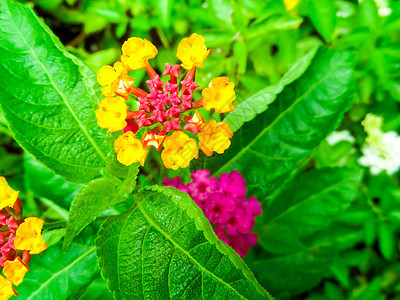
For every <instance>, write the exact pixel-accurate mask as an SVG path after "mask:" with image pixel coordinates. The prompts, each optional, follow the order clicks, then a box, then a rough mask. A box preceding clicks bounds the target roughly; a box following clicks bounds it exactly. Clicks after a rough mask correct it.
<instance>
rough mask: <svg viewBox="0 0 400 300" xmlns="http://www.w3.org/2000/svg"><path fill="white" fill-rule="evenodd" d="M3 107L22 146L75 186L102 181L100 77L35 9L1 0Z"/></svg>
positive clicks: (0, 102) (0, 100) (0, 89)
mask: <svg viewBox="0 0 400 300" xmlns="http://www.w3.org/2000/svg"><path fill="white" fill-rule="evenodd" d="M0 11H1V19H0V28H1V29H0V39H1V40H2V46H1V47H0V80H1V81H2V82H4V83H7V84H2V85H1V87H0V95H1V96H0V105H1V108H2V109H3V112H4V117H5V119H6V120H7V122H8V125H9V128H10V130H11V131H12V132H13V134H14V137H15V139H16V140H17V142H18V143H19V144H20V145H21V146H22V147H23V148H24V149H25V150H26V151H27V152H29V153H31V154H32V155H33V156H34V157H35V158H36V159H37V160H38V161H40V162H41V163H43V164H44V165H46V166H47V167H49V168H50V169H53V170H54V171H55V172H56V173H57V174H59V175H61V176H63V177H65V178H66V179H68V180H70V181H73V182H87V181H89V180H90V179H93V178H95V177H98V176H99V175H100V171H101V169H102V168H103V167H104V166H105V159H106V154H107V153H108V149H107V148H108V147H107V144H106V140H105V134H104V131H103V130H102V129H101V128H100V127H99V126H97V124H96V117H95V114H94V110H95V106H96V104H97V103H98V100H99V97H100V94H99V91H98V90H95V89H94V86H95V84H96V76H95V74H94V73H93V72H92V71H91V70H90V69H89V68H87V67H86V66H84V65H83V64H82V63H81V62H80V61H79V60H78V59H76V58H75V57H73V56H72V55H71V54H69V53H68V52H67V51H66V50H65V49H64V47H63V46H62V44H61V43H60V41H59V40H58V38H57V37H56V36H55V35H54V34H53V33H51V31H50V29H49V28H48V27H47V26H46V25H45V24H44V23H43V22H42V21H41V20H39V19H38V18H37V16H36V15H35V14H34V12H33V11H32V9H31V8H29V7H28V6H26V5H22V4H20V3H17V2H14V1H11V0H0Z"/></svg>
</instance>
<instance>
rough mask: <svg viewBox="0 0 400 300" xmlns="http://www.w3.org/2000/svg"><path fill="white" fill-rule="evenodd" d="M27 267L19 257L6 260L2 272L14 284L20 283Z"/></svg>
mask: <svg viewBox="0 0 400 300" xmlns="http://www.w3.org/2000/svg"><path fill="white" fill-rule="evenodd" d="M28 271H29V267H28V266H27V265H25V264H24V263H23V262H22V261H21V259H20V258H19V257H17V258H16V259H15V260H7V261H6V262H5V263H4V269H3V274H4V275H5V276H6V277H7V279H8V280H11V281H12V283H14V284H15V285H16V286H18V285H20V284H21V282H22V280H23V279H24V277H25V274H26V272H28Z"/></svg>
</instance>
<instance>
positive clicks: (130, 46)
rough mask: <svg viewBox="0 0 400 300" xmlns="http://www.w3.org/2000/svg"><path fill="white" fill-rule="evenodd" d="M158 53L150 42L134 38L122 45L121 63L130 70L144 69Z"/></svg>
mask: <svg viewBox="0 0 400 300" xmlns="http://www.w3.org/2000/svg"><path fill="white" fill-rule="evenodd" d="M157 53H158V50H157V48H156V46H154V45H153V44H152V43H151V42H149V41H148V40H145V39H141V38H138V37H132V38H129V39H128V40H127V41H126V42H125V43H124V44H123V45H122V56H121V61H122V63H123V64H124V66H125V67H126V68H128V69H129V70H138V69H142V68H144V67H145V66H146V65H147V63H148V60H149V59H150V58H154V57H155V56H156V55H157Z"/></svg>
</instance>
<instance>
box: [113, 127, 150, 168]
mask: <svg viewBox="0 0 400 300" xmlns="http://www.w3.org/2000/svg"><path fill="white" fill-rule="evenodd" d="M114 149H115V151H116V152H117V153H118V154H117V159H118V161H119V162H120V163H121V164H123V165H125V166H130V165H131V164H133V163H136V162H140V164H141V165H142V166H144V163H145V161H146V156H147V153H148V152H149V150H148V149H147V148H146V147H144V146H143V143H142V142H141V141H140V140H139V139H137V138H136V137H135V135H134V134H133V132H132V131H127V132H125V133H124V134H121V135H120V136H119V137H118V138H117V139H116V140H115V142H114Z"/></svg>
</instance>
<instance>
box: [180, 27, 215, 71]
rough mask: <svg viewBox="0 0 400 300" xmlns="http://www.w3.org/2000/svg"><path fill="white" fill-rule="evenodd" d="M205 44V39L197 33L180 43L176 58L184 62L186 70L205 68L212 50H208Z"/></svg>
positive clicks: (183, 65)
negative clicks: (205, 62)
mask: <svg viewBox="0 0 400 300" xmlns="http://www.w3.org/2000/svg"><path fill="white" fill-rule="evenodd" d="M204 43H205V39H204V37H203V36H201V35H199V34H197V33H193V34H192V35H191V36H190V37H188V38H184V39H183V40H182V41H181V42H180V43H179V45H178V50H177V54H176V57H178V58H179V60H180V61H181V62H182V67H183V68H185V69H186V70H190V69H192V68H193V67H198V68H203V63H204V60H205V59H206V58H207V56H208V55H209V54H210V53H211V49H207V47H206V46H205V45H204Z"/></svg>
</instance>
